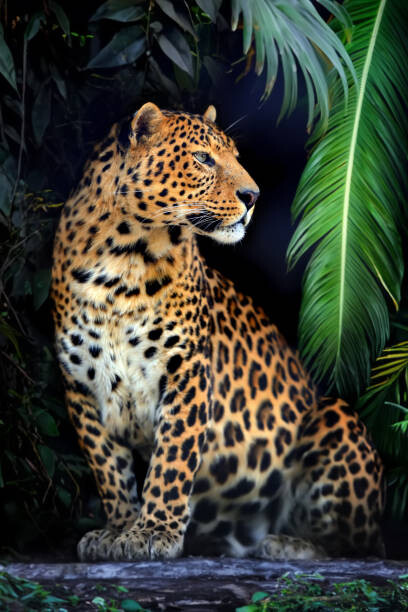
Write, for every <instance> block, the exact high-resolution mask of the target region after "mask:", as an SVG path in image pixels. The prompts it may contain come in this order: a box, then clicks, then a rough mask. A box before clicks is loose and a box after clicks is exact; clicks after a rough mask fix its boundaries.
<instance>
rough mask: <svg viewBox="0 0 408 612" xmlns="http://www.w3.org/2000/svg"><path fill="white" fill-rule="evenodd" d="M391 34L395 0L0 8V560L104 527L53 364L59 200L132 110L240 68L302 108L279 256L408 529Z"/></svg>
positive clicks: (318, 358) (399, 8)
mask: <svg viewBox="0 0 408 612" xmlns="http://www.w3.org/2000/svg"><path fill="white" fill-rule="evenodd" d="M407 28H408V5H407V3H406V2H404V0H344V2H337V1H336V0H252V1H251V2H247V1H246V0H185V1H182V2H176V1H175V0H106V1H105V2H101V1H98V0H92V1H90V2H88V3H83V4H82V5H81V6H78V3H72V2H69V1H68V0H58V2H57V1H56V0H31V1H29V2H23V1H20V0H12V1H11V0H0V85H1V90H2V97H1V101H0V236H1V242H0V355H1V361H0V377H1V382H0V402H1V414H0V488H1V491H2V496H3V499H4V500H5V503H4V504H2V509H1V512H2V514H3V516H2V517H1V520H2V521H3V524H7V525H8V526H9V530H8V533H9V537H8V539H6V540H5V541H4V545H5V546H6V548H7V547H9V550H10V549H12V550H13V551H14V552H15V553H19V552H21V553H24V552H27V551H28V550H30V547H35V546H38V543H39V542H42V543H43V544H44V543H49V544H51V543H52V542H53V541H54V540H55V538H56V536H57V535H58V538H59V544H60V545H61V533H63V534H64V538H65V539H66V541H67V542H71V540H72V537H71V536H72V534H74V538H73V539H74V540H76V539H77V532H79V531H85V530H87V529H89V528H92V527H93V526H97V525H99V524H100V523H101V520H102V517H101V508H100V505H99V501H98V498H97V495H96V493H95V494H92V493H89V492H90V491H91V492H92V491H94V489H93V486H94V485H93V481H92V478H91V476H90V474H89V471H88V468H87V466H86V464H85V461H84V459H83V458H82V456H81V455H80V453H79V451H78V448H77V446H76V442H75V436H74V433H73V431H72V429H71V426H70V424H69V422H68V418H67V415H66V412H65V408H64V405H63V393H62V387H61V382H60V378H59V373H58V368H57V366H56V361H55V357H54V354H53V345H52V326H51V320H50V315H49V310H50V304H49V300H48V292H49V285H50V265H51V249H52V239H53V234H54V230H55V226H56V221H57V219H58V215H59V210H60V208H61V206H62V203H63V201H64V199H65V198H66V197H67V195H68V193H69V191H70V189H71V188H72V187H73V186H74V185H75V182H76V181H77V180H78V178H79V173H80V170H81V166H82V164H83V162H84V161H85V159H86V156H87V155H88V154H89V152H90V149H91V148H92V145H93V144H94V143H95V142H96V140H97V139H98V137H100V136H101V132H100V130H101V127H103V128H105V129H107V128H108V127H109V126H110V125H111V124H112V123H113V122H114V121H115V120H117V119H118V118H120V116H123V115H125V114H126V113H130V112H134V109H135V108H137V107H138V106H139V105H141V104H142V103H143V102H144V101H146V100H147V99H152V100H154V101H156V102H157V103H158V104H159V105H161V106H163V107H168V108H169V107H170V108H181V107H184V108H186V109H188V110H190V111H193V112H201V111H202V109H203V108H205V106H206V104H208V103H212V102H214V101H216V88H217V83H218V82H219V80H220V79H221V78H222V77H223V75H224V74H225V73H226V72H230V73H231V75H232V77H231V78H232V79H233V87H235V88H241V87H245V82H246V78H247V76H246V75H248V74H250V73H252V72H255V73H256V74H257V75H258V78H259V79H260V80H261V81H262V83H263V98H264V99H265V98H267V97H268V96H273V95H274V91H275V90H274V84H275V82H276V81H277V80H280V81H281V82H283V99H282V105H281V113H280V117H279V120H282V119H283V118H284V117H287V116H288V115H290V113H291V112H292V111H293V110H294V109H295V108H296V107H297V105H298V104H299V103H306V105H307V109H308V110H307V121H306V122H305V130H306V129H307V130H308V132H309V134H310V139H309V144H308V150H309V158H308V162H307V165H306V167H305V169H304V173H303V175H302V178H301V181H300V184H299V186H298V190H297V194H296V198H295V201H294V203H293V208H292V214H293V221H294V233H293V238H292V240H291V242H290V245H289V249H288V264H289V266H290V267H293V266H295V265H296V264H297V263H298V262H299V260H302V261H304V260H305V259H306V260H307V266H306V271H305V274H304V279H303V300H302V307H301V312H300V324H299V346H300V350H301V354H302V357H303V359H304V360H305V362H306V364H307V365H308V367H309V368H310V370H311V372H312V373H313V375H314V377H315V379H316V380H317V381H318V382H321V383H322V385H323V386H324V387H325V388H326V389H327V390H328V392H330V393H331V394H334V393H340V394H342V395H343V396H344V397H346V398H348V399H350V401H353V402H354V403H356V402H357V406H358V409H359V410H360V413H361V415H362V417H363V419H364V420H365V422H366V423H367V424H368V426H369V428H370V430H371V432H372V435H373V437H374V439H375V442H376V444H377V445H378V447H379V449H380V451H381V453H382V455H383V457H384V460H385V462H386V466H387V474H388V485H389V495H388V500H389V501H388V510H387V513H388V515H389V516H393V517H397V518H398V519H404V518H405V519H406V514H407V501H408V500H407V496H408V416H407V413H408V309H407V287H406V280H405V277H404V258H405V256H406V229H407V218H406V204H405V202H406V195H407V172H406V160H407V150H408V149H407V133H408V125H407V113H406V100H407V98H408V95H407V94H408V76H407V73H406V70H405V69H404V66H406V62H407V60H408V32H407ZM299 92H302V93H301V96H300V94H299ZM300 98H302V99H300ZM261 102H262V100H259V103H261ZM376 360H377V361H376ZM84 492H85V493H84ZM3 552H5V550H4V549H3Z"/></svg>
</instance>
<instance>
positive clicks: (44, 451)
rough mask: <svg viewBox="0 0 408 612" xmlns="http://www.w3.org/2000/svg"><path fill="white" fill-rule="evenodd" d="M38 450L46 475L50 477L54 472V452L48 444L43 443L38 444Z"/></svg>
mask: <svg viewBox="0 0 408 612" xmlns="http://www.w3.org/2000/svg"><path fill="white" fill-rule="evenodd" d="M38 452H39V453H40V457H41V461H42V462H43V464H44V467H45V469H46V471H47V474H48V476H49V477H50V478H52V477H53V476H54V472H55V453H54V451H53V450H52V449H51V448H49V447H48V446H45V445H44V444H39V445H38Z"/></svg>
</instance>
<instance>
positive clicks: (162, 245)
mask: <svg viewBox="0 0 408 612" xmlns="http://www.w3.org/2000/svg"><path fill="white" fill-rule="evenodd" d="M84 201H85V198H83V197H82V196H81V193H79V194H77V195H76V196H75V197H74V198H72V199H71V200H70V201H69V202H68V203H67V205H66V206H65V207H64V211H63V222H62V224H60V228H59V235H57V237H56V265H55V267H54V287H55V285H58V284H59V283H61V282H68V283H69V284H70V285H71V290H72V292H73V293H74V294H75V297H76V300H77V304H78V306H83V305H84V304H85V305H86V306H88V304H91V305H92V306H93V307H94V308H97V309H100V310H101V311H104V310H105V311H106V310H108V311H110V312H112V310H113V311H114V312H115V313H117V314H121V313H124V312H128V311H129V309H131V310H134V309H139V310H141V311H143V310H145V309H146V308H151V307H154V305H155V304H156V303H157V301H158V300H163V297H165V295H168V294H169V293H174V291H180V290H181V289H182V288H183V287H185V286H186V285H191V284H192V282H193V281H194V282H197V275H200V271H201V269H202V265H201V260H200V256H199V253H198V247H197V244H196V240H195V237H194V235H193V234H192V233H191V231H190V230H188V229H187V228H182V227H180V226H170V225H169V226H161V227H154V226H151V225H147V224H142V223H141V222H140V221H139V220H138V219H137V218H135V215H134V214H133V213H132V212H131V211H130V210H129V209H128V208H126V207H108V206H106V205H105V204H104V203H102V202H101V203H100V204H96V205H93V204H91V205H89V204H85V203H84ZM88 202H89V199H88ZM84 206H87V215H86V216H84V214H83V210H81V213H82V214H79V210H80V209H81V208H82V209H83V207H84ZM77 219H78V220H77ZM59 243H60V245H61V246H60V248H58V244H59ZM62 245H64V248H63V247H62ZM58 260H60V262H61V263H60V266H59V265H58ZM90 287H92V290H91V292H90V290H89V289H90ZM90 296H92V298H91V299H90Z"/></svg>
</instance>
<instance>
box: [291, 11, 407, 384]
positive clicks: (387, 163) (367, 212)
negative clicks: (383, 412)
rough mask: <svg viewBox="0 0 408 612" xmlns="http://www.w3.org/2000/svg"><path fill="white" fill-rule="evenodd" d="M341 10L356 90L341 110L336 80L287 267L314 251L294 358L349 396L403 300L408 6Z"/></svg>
mask: <svg viewBox="0 0 408 612" xmlns="http://www.w3.org/2000/svg"><path fill="white" fill-rule="evenodd" d="M344 6H345V8H347V10H348V13H349V15H350V17H351V19H352V21H353V24H354V26H353V36H352V40H351V42H350V43H349V44H348V45H347V46H346V48H347V51H348V53H349V55H350V57H351V59H352V61H353V64H354V67H355V70H356V73H357V76H358V84H357V85H356V84H355V83H352V84H351V86H350V89H349V98H348V102H347V105H345V103H344V96H343V92H342V85H341V83H340V82H339V80H338V79H337V82H336V83H335V84H334V86H333V89H332V96H333V100H334V105H333V109H332V111H331V114H330V119H329V126H328V130H327V133H326V134H325V136H324V137H323V138H322V139H321V140H320V141H319V142H318V143H317V145H316V146H315V149H314V151H313V152H312V154H311V156H310V159H309V161H308V163H307V165H306V168H305V170H304V173H303V175H302V178H301V181H300V184H299V187H298V190H297V194H296V197H295V201H294V203H293V208H292V213H293V217H294V218H295V219H296V218H299V217H301V219H300V222H299V225H298V227H297V228H296V230H295V233H294V236H293V238H292V240H291V242H290V245H289V249H288V261H289V266H290V267H292V266H294V265H295V264H296V263H297V262H298V261H299V259H300V258H301V257H302V256H303V255H305V254H306V253H307V252H308V251H309V249H313V253H312V255H311V258H310V261H309V263H308V266H307V269H306V272H305V276H304V284H303V302H302V307H301V313H300V325H299V335H300V350H301V353H302V355H303V358H304V360H305V362H306V365H307V366H308V367H309V369H310V370H311V373H312V374H314V375H315V377H316V378H317V379H318V380H319V379H322V378H323V377H327V378H328V380H329V383H335V385H336V387H337V389H338V391H339V392H340V393H344V394H347V393H356V392H358V391H359V389H360V387H361V386H363V387H365V386H366V384H367V382H368V377H369V371H370V359H372V358H375V357H376V355H378V353H379V352H380V351H381V350H382V348H383V346H384V344H385V342H386V340H387V338H388V335H389V314H388V305H387V299H389V298H391V302H392V303H393V304H394V305H397V304H398V302H399V300H400V287H401V279H402V274H403V256H402V249H401V236H400V229H401V227H403V220H404V212H403V208H402V203H403V200H404V195H405V193H406V186H407V173H406V168H405V164H406V155H407V151H406V136H407V133H408V122H407V116H406V110H405V106H404V104H405V100H406V99H407V96H408V78H407V71H406V70H405V63H406V61H407V58H408V43H407V41H408V35H407V34H408V32H407V25H406V24H407V23H408V3H404V2H394V1H393V0H346V2H345V4H344ZM334 27H336V24H334ZM312 138H313V136H312ZM387 296H388V298H387Z"/></svg>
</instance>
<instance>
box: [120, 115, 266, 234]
mask: <svg viewBox="0 0 408 612" xmlns="http://www.w3.org/2000/svg"><path fill="white" fill-rule="evenodd" d="M214 120H215V109H214V108H213V107H209V109H208V110H207V111H206V113H205V114H204V115H203V116H198V115H189V114H186V113H172V112H167V111H164V112H162V111H160V110H159V109H158V108H157V107H156V106H155V105H153V104H151V103H147V104H145V105H144V106H143V107H142V108H141V109H140V110H139V111H138V112H137V114H136V115H135V117H134V119H133V121H132V124H131V134H130V143H131V144H130V147H129V148H128V150H127V153H126V157H125V163H124V164H122V165H123V168H122V170H121V174H120V177H119V181H120V182H119V191H120V189H122V190H124V192H125V193H126V196H127V202H128V205H129V202H130V201H131V202H132V204H131V205H132V208H133V209H134V213H135V216H136V218H137V219H138V220H140V221H141V222H142V223H145V224H147V225H150V226H151V227H152V226H155V227H157V226H164V225H172V226H174V225H178V226H184V227H187V228H189V229H190V230H191V231H192V232H194V233H197V234H203V235H208V236H211V237H212V238H214V239H215V240H217V241H218V242H223V243H234V242H237V241H238V240H240V239H241V238H242V237H243V236H244V234H245V230H246V226H247V225H248V223H249V221H250V219H251V216H252V213H253V210H254V204H255V201H256V199H257V197H258V195H259V190H258V186H257V185H256V183H255V182H254V181H253V179H252V178H251V177H250V176H249V174H248V173H247V172H246V170H245V169H244V168H243V167H242V166H241V164H240V163H239V162H238V159H237V156H238V151H237V149H236V147H235V144H234V142H233V141H232V139H231V138H229V137H228V136H227V135H226V134H224V133H223V132H221V131H220V130H219V129H218V128H217V127H216V126H215V123H214ZM132 195H133V197H132Z"/></svg>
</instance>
